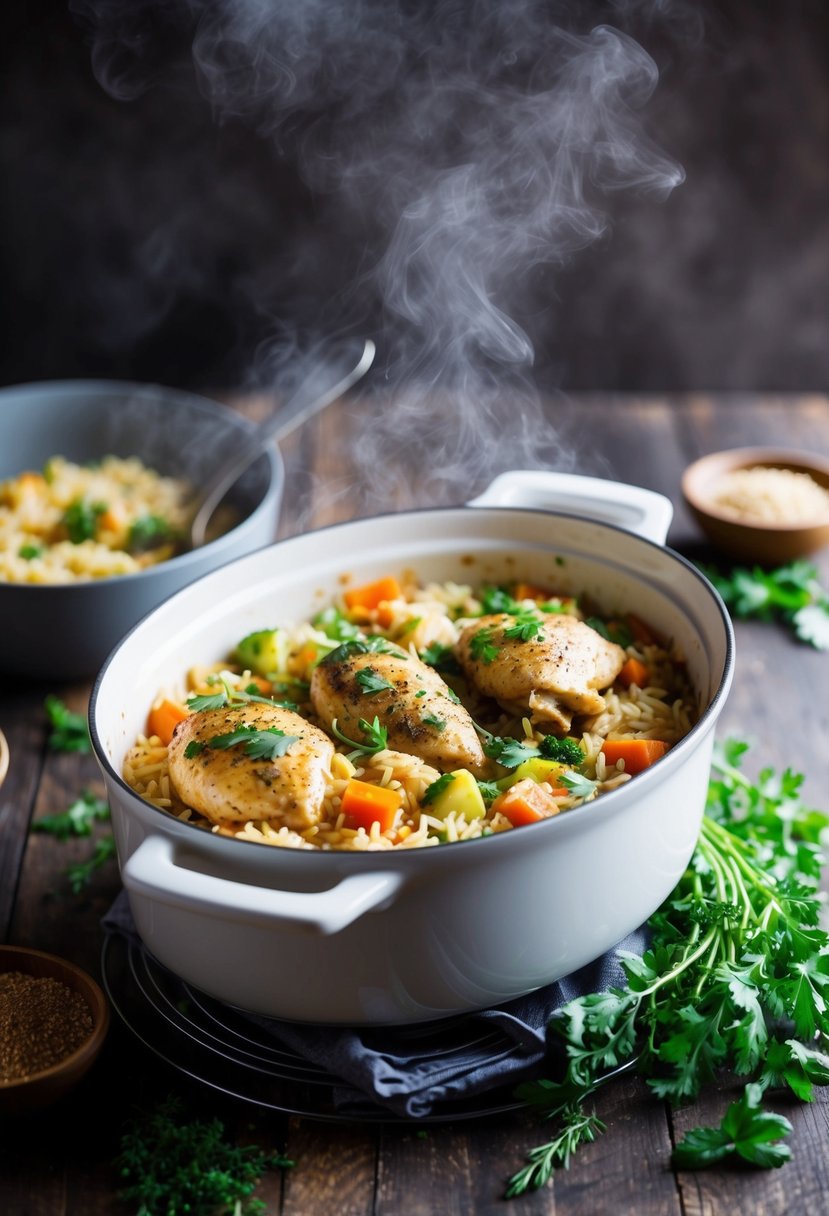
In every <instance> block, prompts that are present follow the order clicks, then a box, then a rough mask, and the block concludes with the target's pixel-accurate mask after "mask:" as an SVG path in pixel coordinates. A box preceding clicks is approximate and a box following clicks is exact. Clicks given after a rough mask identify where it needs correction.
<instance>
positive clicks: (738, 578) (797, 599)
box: [699, 561, 829, 650]
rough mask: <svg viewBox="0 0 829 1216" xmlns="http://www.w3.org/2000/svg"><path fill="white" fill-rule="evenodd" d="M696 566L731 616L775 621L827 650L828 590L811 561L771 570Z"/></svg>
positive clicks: (819, 648)
mask: <svg viewBox="0 0 829 1216" xmlns="http://www.w3.org/2000/svg"><path fill="white" fill-rule="evenodd" d="M699 569H700V570H701V571H702V573H703V574H704V575H705V576H706V577H707V578H708V579H709V580H710V581H711V582H712V583H713V584H714V586H715V587H716V589H717V591H719V593H720V595H721V596H722V598H723V599H724V601H725V604H726V607H727V608H728V610H729V612H730V613H731V615H732V616H733V617H736V618H737V619H738V620H750V619H755V620H761V621H779V622H781V623H782V624H784V625H786V626H787V627H788V628H789V629H791V630H792V632H793V633H794V635H795V637H797V638H799V639H800V640H801V641H803V642H807V643H809V644H810V645H812V646H814V647H815V648H816V649H818V650H829V592H827V591H826V589H825V588H824V587H823V586H821V584H820V581H819V576H818V570H817V567H816V566H814V565H812V563H811V562H807V561H794V562H789V563H788V565H785V566H779V567H777V568H776V569H774V570H763V569H761V568H760V567H759V566H754V567H752V568H751V569H749V568H748V567H745V566H736V567H734V569H732V570H731V572H730V573H725V572H724V571H722V570H720V569H719V568H718V567H716V566H711V565H700V567H699Z"/></svg>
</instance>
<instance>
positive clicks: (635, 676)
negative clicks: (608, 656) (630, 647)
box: [616, 656, 651, 688]
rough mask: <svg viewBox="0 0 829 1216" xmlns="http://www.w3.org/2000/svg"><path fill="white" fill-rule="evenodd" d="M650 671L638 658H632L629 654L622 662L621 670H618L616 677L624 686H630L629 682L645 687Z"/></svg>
mask: <svg viewBox="0 0 829 1216" xmlns="http://www.w3.org/2000/svg"><path fill="white" fill-rule="evenodd" d="M650 675H651V673H650V672H649V671H648V669H647V667H646V666H645V664H644V663H642V662H641V661H640V660H639V659H634V658H633V656H631V657H630V658H629V659H626V660H625V662H624V663H623V664H622V670H621V671H620V672H619V674H618V676H617V677H616V679H617V680H618V681H619V683H620V684H622V685H623V686H624V687H625V688H630V686H631V684H636V685H638V687H639V688H645V687H646V686H647V683H648V680H649V679H650Z"/></svg>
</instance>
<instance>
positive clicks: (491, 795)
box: [478, 781, 501, 804]
mask: <svg viewBox="0 0 829 1216" xmlns="http://www.w3.org/2000/svg"><path fill="white" fill-rule="evenodd" d="M478 789H479V790H480V791H481V797H482V798H483V800H484V802H486V803H487V804H489V803H490V802H494V801H495V799H496V798H497V797H498V795H499V794H500V793H501V791H500V790H499V788H498V783H497V781H479V782H478Z"/></svg>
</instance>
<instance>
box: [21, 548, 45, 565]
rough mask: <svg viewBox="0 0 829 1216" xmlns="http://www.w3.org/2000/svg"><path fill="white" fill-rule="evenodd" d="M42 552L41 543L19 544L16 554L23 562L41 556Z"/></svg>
mask: <svg viewBox="0 0 829 1216" xmlns="http://www.w3.org/2000/svg"><path fill="white" fill-rule="evenodd" d="M43 552H44V549H43V545H33V544H28V545H21V546H20V548H19V549H18V550H17V556H18V557H22V558H23V560H24V562H30V561H33V560H34V558H36V557H40V556H42V554H43Z"/></svg>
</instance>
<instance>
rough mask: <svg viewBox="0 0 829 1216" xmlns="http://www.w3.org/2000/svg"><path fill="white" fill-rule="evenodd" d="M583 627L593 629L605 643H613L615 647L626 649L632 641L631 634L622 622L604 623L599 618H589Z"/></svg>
mask: <svg viewBox="0 0 829 1216" xmlns="http://www.w3.org/2000/svg"><path fill="white" fill-rule="evenodd" d="M584 623H585V625H589V626H590V628H591V629H595V630H596V633H598V634H600V635H601V636H602V637H603V638H604V639H605V640H606V641H608V642H615V643H616V645H617V646H621V647H623V648H627V647H628V646H630V644H631V642H632V641H633V634H632V633H631V631H630V629H628V627H627V625H625V624H624V623H623V622H622V621H613V622H611V621H605V620H603V619H602V618H601V617H600V616H589V617H587V618H586V619H585V622H584Z"/></svg>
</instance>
